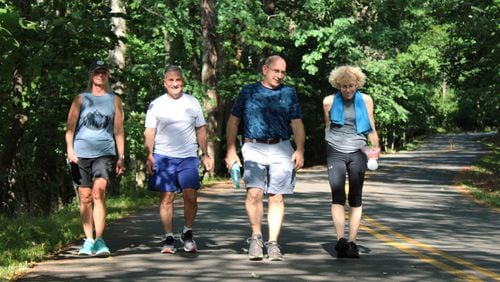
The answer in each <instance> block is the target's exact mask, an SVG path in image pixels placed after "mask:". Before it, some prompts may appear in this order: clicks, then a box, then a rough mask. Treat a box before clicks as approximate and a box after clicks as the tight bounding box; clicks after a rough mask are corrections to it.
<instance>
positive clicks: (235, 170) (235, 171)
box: [229, 162, 241, 189]
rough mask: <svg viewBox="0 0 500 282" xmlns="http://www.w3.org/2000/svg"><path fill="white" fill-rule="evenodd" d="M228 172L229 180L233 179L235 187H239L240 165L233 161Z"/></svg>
mask: <svg viewBox="0 0 500 282" xmlns="http://www.w3.org/2000/svg"><path fill="white" fill-rule="evenodd" d="M229 173H230V174H231V181H233V184H234V186H235V187H236V189H240V180H241V171H240V166H239V165H238V163H237V162H234V163H233V166H232V167H231V170H230V171H229Z"/></svg>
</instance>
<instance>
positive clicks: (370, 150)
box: [361, 146, 380, 170]
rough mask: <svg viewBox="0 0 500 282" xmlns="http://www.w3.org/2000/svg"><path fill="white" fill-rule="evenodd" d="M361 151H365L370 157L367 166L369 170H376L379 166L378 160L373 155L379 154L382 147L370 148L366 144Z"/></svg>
mask: <svg viewBox="0 0 500 282" xmlns="http://www.w3.org/2000/svg"><path fill="white" fill-rule="evenodd" d="M361 151H363V152H364V153H365V154H366V156H367V157H368V162H367V163H366V166H367V167H368V169H369V170H376V169H377V168H378V162H377V158H376V157H373V156H378V153H379V152H380V148H369V147H365V146H361Z"/></svg>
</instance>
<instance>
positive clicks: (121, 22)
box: [109, 0, 127, 195]
mask: <svg viewBox="0 0 500 282" xmlns="http://www.w3.org/2000/svg"><path fill="white" fill-rule="evenodd" d="M111 14H112V18H111V24H112V26H113V32H114V34H115V36H116V37H117V38H118V45H116V46H115V49H114V50H113V51H111V61H112V62H113V63H114V64H115V65H116V66H117V67H118V70H117V71H116V73H114V75H113V76H114V78H115V82H114V83H113V86H112V88H113V92H115V93H116V94H118V95H120V96H123V95H124V94H125V83H124V76H123V72H124V70H125V56H126V51H127V46H126V45H125V42H124V41H123V39H124V38H125V36H126V33H127V23H126V21H125V16H126V15H127V11H126V10H125V7H124V5H123V4H122V1H121V0H111ZM109 184H110V185H109V188H110V189H109V192H110V194H111V195H119V194H120V178H113V179H112V180H111V181H110V183H109Z"/></svg>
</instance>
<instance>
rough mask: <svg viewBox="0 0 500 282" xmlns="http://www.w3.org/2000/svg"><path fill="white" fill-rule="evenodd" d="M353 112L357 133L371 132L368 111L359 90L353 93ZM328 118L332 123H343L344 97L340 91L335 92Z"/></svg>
mask: <svg viewBox="0 0 500 282" xmlns="http://www.w3.org/2000/svg"><path fill="white" fill-rule="evenodd" d="M354 112H355V114H356V132H357V133H358V134H368V133H370V132H372V127H371V126H370V119H369V118H368V111H367V110H366V106H365V101H363V95H362V94H361V92H359V91H356V94H354ZM330 120H331V122H332V123H333V124H337V125H344V99H343V98H342V93H340V92H337V94H336V95H335V98H334V100H333V105H332V108H331V110H330Z"/></svg>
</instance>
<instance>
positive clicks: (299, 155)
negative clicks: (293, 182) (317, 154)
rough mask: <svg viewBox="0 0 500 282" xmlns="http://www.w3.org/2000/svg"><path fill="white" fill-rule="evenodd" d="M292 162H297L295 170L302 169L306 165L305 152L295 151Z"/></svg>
mask: <svg viewBox="0 0 500 282" xmlns="http://www.w3.org/2000/svg"><path fill="white" fill-rule="evenodd" d="M292 162H294V164H295V167H294V168H295V171H297V170H299V169H301V168H302V167H303V166H304V152H302V151H295V152H293V155H292Z"/></svg>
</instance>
